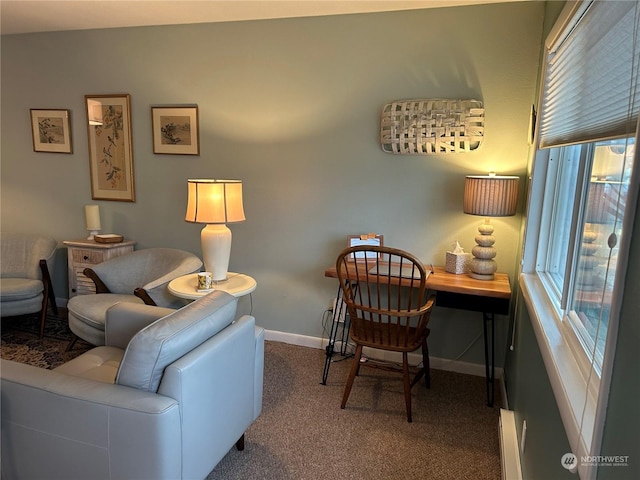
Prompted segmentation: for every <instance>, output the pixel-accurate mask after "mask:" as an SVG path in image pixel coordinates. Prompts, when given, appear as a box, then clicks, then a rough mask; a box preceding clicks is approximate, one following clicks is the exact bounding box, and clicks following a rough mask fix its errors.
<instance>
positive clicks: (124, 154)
mask: <svg viewBox="0 0 640 480" xmlns="http://www.w3.org/2000/svg"><path fill="white" fill-rule="evenodd" d="M84 98H85V103H86V113H87V132H88V135H89V166H90V171H91V198H93V199H94V200H115V201H122V202H134V201H135V188H134V185H135V182H134V180H135V179H134V175H133V147H132V145H133V141H132V137H131V96H130V95H129V94H117V95H85V97H84Z"/></svg>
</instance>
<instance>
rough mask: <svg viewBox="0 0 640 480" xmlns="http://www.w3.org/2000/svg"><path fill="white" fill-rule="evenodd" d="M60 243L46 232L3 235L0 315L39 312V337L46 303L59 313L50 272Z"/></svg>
mask: <svg viewBox="0 0 640 480" xmlns="http://www.w3.org/2000/svg"><path fill="white" fill-rule="evenodd" d="M57 245H58V242H57V241H56V240H55V239H54V238H51V237H49V236H46V235H37V234H26V233H10V232H2V234H1V236H0V247H1V249H0V250H1V254H0V315H1V316H3V317H9V316H13V315H23V314H27V313H36V312H40V338H42V337H43V335H44V326H45V322H46V320H47V304H48V303H49V302H50V303H51V308H52V309H53V311H54V313H56V314H57V313H58V307H57V306H56V299H55V295H54V293H53V285H52V283H51V275H50V273H49V272H52V271H53V270H52V267H53V257H54V255H55V253H56V246H57Z"/></svg>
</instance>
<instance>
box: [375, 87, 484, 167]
mask: <svg viewBox="0 0 640 480" xmlns="http://www.w3.org/2000/svg"><path fill="white" fill-rule="evenodd" d="M483 136H484V107H483V104H482V102H480V101H478V100H442V99H434V100H405V101H396V102H393V103H389V104H387V105H385V106H384V108H383V109H382V118H381V121H380V143H381V145H382V150H384V151H385V152H387V153H394V154H414V155H440V154H444V153H463V152H471V151H473V150H475V149H477V148H478V147H479V146H480V144H481V143H482V139H483Z"/></svg>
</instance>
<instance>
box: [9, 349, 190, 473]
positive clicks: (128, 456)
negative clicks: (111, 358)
mask: <svg viewBox="0 0 640 480" xmlns="http://www.w3.org/2000/svg"><path fill="white" fill-rule="evenodd" d="M0 372H1V379H0V380H1V385H0V394H1V400H2V401H1V412H0V413H1V415H0V416H1V418H2V459H1V462H2V477H3V479H4V480H11V479H18V478H71V477H75V478H94V479H102V478H104V479H107V478H154V479H156V478H158V479H159V478H164V479H174V478H179V477H180V469H181V464H180V457H179V456H177V455H175V452H177V451H180V448H181V445H180V412H179V405H178V404H177V402H176V401H175V400H174V399H172V398H168V397H165V396H163V395H158V394H153V393H149V392H143V391H140V390H136V389H132V388H128V387H123V386H120V385H112V384H105V383H101V382H96V381H92V380H88V379H85V378H80V377H74V376H70V375H65V374H63V373H59V372H55V371H52V370H46V369H42V368H37V367H33V366H30V365H24V364H20V363H16V362H12V361H7V360H2V361H0ZM34 451H38V452H40V453H41V455H38V458H37V461H34V457H33V452H34Z"/></svg>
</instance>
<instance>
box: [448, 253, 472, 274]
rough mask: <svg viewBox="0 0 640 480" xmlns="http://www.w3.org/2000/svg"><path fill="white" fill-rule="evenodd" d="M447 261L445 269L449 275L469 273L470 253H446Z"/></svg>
mask: <svg viewBox="0 0 640 480" xmlns="http://www.w3.org/2000/svg"><path fill="white" fill-rule="evenodd" d="M446 255H447V257H446V261H445V266H444V269H445V270H446V271H447V272H449V273H456V274H460V273H467V271H468V270H469V260H470V259H471V254H470V253H453V252H446Z"/></svg>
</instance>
